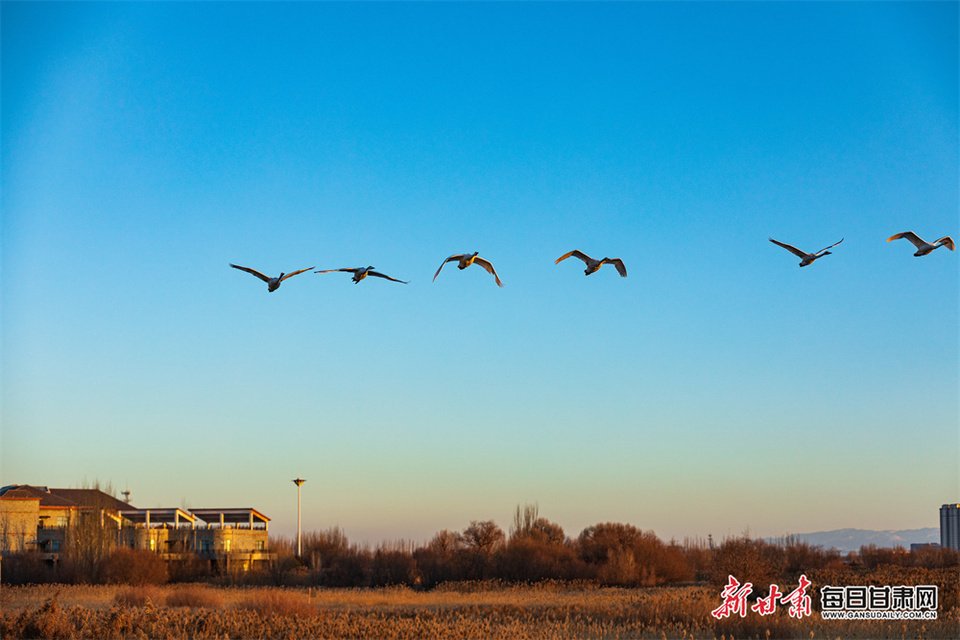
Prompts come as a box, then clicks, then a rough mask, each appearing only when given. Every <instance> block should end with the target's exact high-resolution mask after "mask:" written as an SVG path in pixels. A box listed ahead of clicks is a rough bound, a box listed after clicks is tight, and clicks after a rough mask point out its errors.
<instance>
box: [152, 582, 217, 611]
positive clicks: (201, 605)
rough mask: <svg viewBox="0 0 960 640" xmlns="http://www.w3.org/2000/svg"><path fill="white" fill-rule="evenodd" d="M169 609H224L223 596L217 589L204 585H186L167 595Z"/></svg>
mask: <svg viewBox="0 0 960 640" xmlns="http://www.w3.org/2000/svg"><path fill="white" fill-rule="evenodd" d="M166 602H167V606H168V607H187V608H190V609H222V608H223V603H224V600H223V595H222V594H221V593H220V592H219V590H217V589H211V588H210V587H207V586H204V585H185V586H181V587H177V588H174V589H173V590H172V591H171V592H170V593H169V594H167V600H166Z"/></svg>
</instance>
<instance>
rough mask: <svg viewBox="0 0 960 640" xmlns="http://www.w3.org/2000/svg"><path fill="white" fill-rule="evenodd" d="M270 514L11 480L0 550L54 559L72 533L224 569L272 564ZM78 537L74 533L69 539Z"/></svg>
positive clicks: (1, 492) (3, 501) (1, 504)
mask: <svg viewBox="0 0 960 640" xmlns="http://www.w3.org/2000/svg"><path fill="white" fill-rule="evenodd" d="M269 522H270V518H268V517H267V516H265V515H264V514H263V513H261V512H260V511H258V510H257V509H253V508H250V507H247V508H229V509H216V508H210V509H193V510H186V509H180V508H167V509H137V508H135V507H134V506H133V505H130V504H128V503H125V502H122V501H120V500H117V499H116V498H114V497H113V496H110V495H109V494H106V493H104V492H102V491H100V490H99V489H52V488H48V487H43V486H31V485H10V486H7V487H3V488H2V489H0V556H2V555H13V554H20V553H25V552H30V551H35V552H38V553H40V554H42V557H43V559H44V560H47V561H48V562H50V563H51V564H56V563H57V562H58V561H59V558H60V555H61V554H62V553H64V552H65V551H66V550H67V546H68V544H69V543H70V541H71V539H76V537H78V536H84V535H91V536H93V535H96V536H98V537H99V538H100V539H101V540H102V541H103V542H104V544H106V545H108V546H124V547H129V548H131V549H142V550H146V551H152V552H154V553H157V554H160V555H161V556H162V557H163V558H164V559H165V560H180V559H186V558H190V557H194V556H196V557H198V558H200V559H202V560H205V561H207V562H209V564H210V567H211V568H213V569H216V570H220V571H226V570H248V569H254V568H258V567H260V566H266V564H267V563H269V561H271V560H273V559H275V558H276V555H275V554H272V553H270V551H269ZM71 536H73V538H71Z"/></svg>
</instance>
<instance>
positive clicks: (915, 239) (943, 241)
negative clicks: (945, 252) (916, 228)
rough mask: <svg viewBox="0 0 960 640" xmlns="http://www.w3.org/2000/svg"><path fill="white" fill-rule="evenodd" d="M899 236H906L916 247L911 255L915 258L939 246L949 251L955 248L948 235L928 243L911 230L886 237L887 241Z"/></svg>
mask: <svg viewBox="0 0 960 640" xmlns="http://www.w3.org/2000/svg"><path fill="white" fill-rule="evenodd" d="M900 238H906V239H907V240H909V241H910V242H912V243H913V246H915V247H916V248H917V252H916V253H915V254H913V255H914V256H916V257H917V258H919V257H920V256H925V255H927V254H928V253H930V252H931V251H933V250H934V249H936V248H937V247H939V246H944V247H946V248H947V249H950V251H953V250H954V249H955V248H956V247H955V246H954V244H953V238H951V237H950V236H943V237H942V238H940V239H939V240H936V241H935V242H933V243H930V242H927V241H926V240H924V239H923V238H921V237H920V236H918V235H917V234H915V233H914V232H913V231H904V232H903V233H898V234H897V235H895V236H890V237H889V238H887V242H890V241H891V240H899V239H900Z"/></svg>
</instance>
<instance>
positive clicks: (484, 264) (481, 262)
mask: <svg viewBox="0 0 960 640" xmlns="http://www.w3.org/2000/svg"><path fill="white" fill-rule="evenodd" d="M473 263H474V264H478V265H480V266H481V267H483V268H484V269H486V270H487V273H492V274H493V278H494V280H496V281H497V286H498V287H502V286H503V283H502V282H500V276H498V275H497V270H496V269H494V268H493V265H492V264H490V261H489V260H484V259H483V258H481V257H480V256H477V257H476V258H474V259H473Z"/></svg>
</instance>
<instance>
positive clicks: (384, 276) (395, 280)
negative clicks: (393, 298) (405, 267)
mask: <svg viewBox="0 0 960 640" xmlns="http://www.w3.org/2000/svg"><path fill="white" fill-rule="evenodd" d="M367 275H368V276H377V277H378V278H385V279H387V280H393V281H394V282H399V283H400V284H408V283H407V282H404V281H403V280H397V279H396V278H391V277H390V276H388V275H386V274H384V273H380V272H379V271H367Z"/></svg>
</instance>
